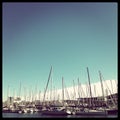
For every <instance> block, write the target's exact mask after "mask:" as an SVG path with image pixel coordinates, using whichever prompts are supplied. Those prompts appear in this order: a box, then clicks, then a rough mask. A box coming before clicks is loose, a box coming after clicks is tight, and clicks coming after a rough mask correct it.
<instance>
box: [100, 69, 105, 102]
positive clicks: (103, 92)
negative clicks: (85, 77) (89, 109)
mask: <svg viewBox="0 0 120 120" xmlns="http://www.w3.org/2000/svg"><path fill="white" fill-rule="evenodd" d="M99 76H100V83H101V89H102V95H103V100H104V98H105V96H104V89H103V83H102V77H101V72H100V71H99Z"/></svg>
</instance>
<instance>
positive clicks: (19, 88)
mask: <svg viewBox="0 0 120 120" xmlns="http://www.w3.org/2000/svg"><path fill="white" fill-rule="evenodd" d="M20 96H21V81H20V88H19V98H20Z"/></svg>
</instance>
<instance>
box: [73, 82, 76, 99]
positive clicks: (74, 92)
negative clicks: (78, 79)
mask: <svg viewBox="0 0 120 120" xmlns="http://www.w3.org/2000/svg"><path fill="white" fill-rule="evenodd" d="M73 89H74V100H75V99H76V93H75V82H74V80H73Z"/></svg>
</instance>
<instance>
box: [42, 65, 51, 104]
mask: <svg viewBox="0 0 120 120" xmlns="http://www.w3.org/2000/svg"><path fill="white" fill-rule="evenodd" d="M51 72H52V66H51V69H50V73H49V77H48V81H47V85H46V88H45V92H44V96H43V103H44V101H45V95H46V91H47V88H48V84H49V80H50V76H51Z"/></svg>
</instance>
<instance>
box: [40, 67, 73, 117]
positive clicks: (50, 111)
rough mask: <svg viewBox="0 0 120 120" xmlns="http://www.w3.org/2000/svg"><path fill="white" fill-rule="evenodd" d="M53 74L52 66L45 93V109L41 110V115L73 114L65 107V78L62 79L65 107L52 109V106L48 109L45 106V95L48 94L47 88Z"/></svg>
mask: <svg viewBox="0 0 120 120" xmlns="http://www.w3.org/2000/svg"><path fill="white" fill-rule="evenodd" d="M51 72H52V66H51V69H50V73H49V77H48V81H47V85H46V89H45V93H44V98H43V109H42V110H41V114H42V115H68V114H71V112H70V111H68V110H66V109H65V107H64V88H63V77H62V90H63V91H62V92H63V93H62V94H63V107H50V106H48V107H46V106H45V105H44V102H45V94H46V91H47V87H48V84H49V80H50V76H51Z"/></svg>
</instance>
